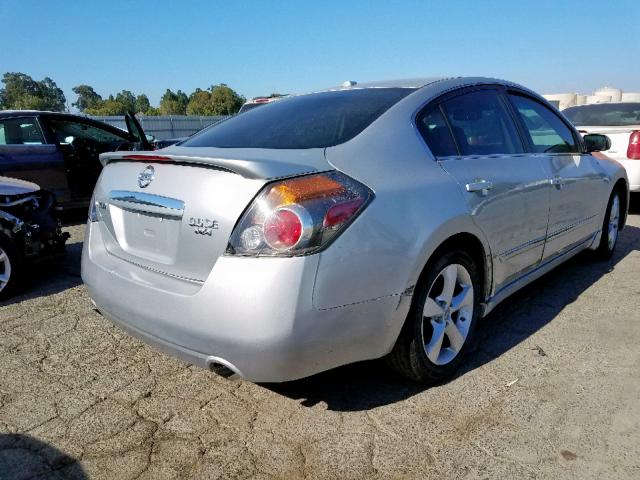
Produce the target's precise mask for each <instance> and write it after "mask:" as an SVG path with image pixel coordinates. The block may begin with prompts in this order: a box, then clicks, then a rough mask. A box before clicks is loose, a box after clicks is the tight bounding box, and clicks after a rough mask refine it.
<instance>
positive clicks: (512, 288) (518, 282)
mask: <svg viewBox="0 0 640 480" xmlns="http://www.w3.org/2000/svg"><path fill="white" fill-rule="evenodd" d="M598 233H599V232H595V233H593V234H591V235H589V236H587V237H585V238H584V239H583V240H581V241H579V242H578V243H577V244H576V245H574V246H572V247H570V248H569V249H567V250H566V251H564V252H562V253H560V254H558V255H556V256H555V257H551V258H549V259H547V261H545V262H544V263H542V264H540V265H538V266H537V267H536V268H534V269H533V270H530V271H528V272H527V273H525V274H524V275H522V276H520V277H518V278H516V279H515V280H512V281H511V282H509V283H508V284H506V285H504V286H502V287H500V289H499V290H497V291H496V292H495V293H494V294H493V295H492V296H490V297H489V298H487V300H486V301H485V302H484V305H485V308H484V311H483V312H482V315H483V316H484V315H487V314H488V313H489V312H490V311H491V310H493V309H494V308H495V306H496V305H498V303H500V302H501V301H502V300H504V299H505V298H507V297H509V296H510V295H511V294H512V293H514V292H516V291H517V290H519V289H520V288H522V287H524V286H525V285H527V284H529V283H530V282H532V281H533V280H535V279H537V278H539V277H541V276H542V275H543V274H545V273H547V272H548V271H550V270H551V269H552V268H554V267H556V266H557V265H559V264H560V263H562V262H563V261H564V260H566V259H567V257H571V256H573V255H574V254H576V253H578V252H580V251H582V250H583V249H584V248H585V246H588V245H589V244H590V243H591V242H593V239H594V238H595V237H596V236H597V235H598Z"/></svg>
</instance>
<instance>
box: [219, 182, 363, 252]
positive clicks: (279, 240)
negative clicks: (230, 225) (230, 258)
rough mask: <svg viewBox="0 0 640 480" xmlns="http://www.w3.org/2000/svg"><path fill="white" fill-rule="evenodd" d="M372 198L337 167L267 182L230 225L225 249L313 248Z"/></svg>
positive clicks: (319, 246)
mask: <svg viewBox="0 0 640 480" xmlns="http://www.w3.org/2000/svg"><path fill="white" fill-rule="evenodd" d="M372 198H373V193H372V192H371V190H369V189H368V188H367V187H365V186H364V185H362V184H361V183H359V182H356V181H355V180H353V179H352V178H350V177H347V176H346V175H344V174H342V173H340V172H330V173H320V174H316V175H305V176H302V177H295V178H290V179H286V180H281V181H278V182H274V183H271V184H268V185H267V186H266V187H264V188H263V190H262V191H261V192H260V194H258V196H257V197H256V198H255V199H254V201H253V203H252V204H251V205H250V206H249V208H248V209H247V211H246V212H245V214H244V215H243V216H242V218H241V219H240V221H239V222H238V224H237V225H236V228H235V229H234V231H233V233H232V234H231V238H230V239H229V246H228V248H227V254H230V255H251V256H279V255H280V256H282V255H287V256H290V255H304V254H309V253H313V252H316V251H318V250H320V249H322V248H324V247H325V246H326V245H328V244H329V243H330V242H331V241H332V240H333V239H335V238H336V237H337V236H338V235H339V234H340V232H341V231H342V230H344V229H345V228H346V227H347V225H348V224H349V223H351V222H352V221H353V220H354V219H355V218H356V216H358V214H359V213H360V212H361V211H362V210H363V209H364V208H365V207H366V205H367V203H368V202H369V201H370V200H371V199H372Z"/></svg>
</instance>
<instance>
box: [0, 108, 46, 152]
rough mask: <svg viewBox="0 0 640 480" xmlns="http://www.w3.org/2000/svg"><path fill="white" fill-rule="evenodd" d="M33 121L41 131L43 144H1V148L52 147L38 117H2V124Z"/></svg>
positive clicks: (0, 120) (0, 118)
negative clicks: (25, 120)
mask: <svg viewBox="0 0 640 480" xmlns="http://www.w3.org/2000/svg"><path fill="white" fill-rule="evenodd" d="M24 119H27V120H31V121H33V123H34V125H36V126H37V127H38V128H39V129H40V135H41V136H42V140H43V142H42V143H27V144H24V143H8V144H6V143H5V144H0V147H42V146H44V145H51V144H50V143H49V137H48V135H47V132H46V131H45V129H44V128H42V124H41V123H40V120H39V119H38V116H37V115H28V114H27V115H8V116H3V117H0V122H6V121H10V120H24Z"/></svg>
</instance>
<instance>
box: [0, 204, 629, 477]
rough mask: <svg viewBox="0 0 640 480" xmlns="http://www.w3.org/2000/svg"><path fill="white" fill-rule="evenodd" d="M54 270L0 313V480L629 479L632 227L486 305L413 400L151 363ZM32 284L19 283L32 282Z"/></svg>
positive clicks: (343, 383)
mask: <svg viewBox="0 0 640 480" xmlns="http://www.w3.org/2000/svg"><path fill="white" fill-rule="evenodd" d="M69 230H70V231H71V232H72V233H73V238H72V239H71V242H70V243H71V244H70V247H69V250H70V255H69V258H68V259H67V260H66V261H65V262H64V263H63V264H62V265H59V266H58V268H53V267H51V268H48V269H46V270H44V271H38V272H37V275H38V276H39V278H38V279H37V280H34V281H33V282H32V283H31V284H30V285H28V286H27V289H26V291H25V293H24V294H23V295H22V296H20V297H18V298H16V299H14V300H13V301H12V302H10V303H7V304H5V305H3V306H2V307H1V308H0V358H1V360H0V478H2V479H5V478H8V479H23V478H25V479H26V478H96V479H102V478H103V479H119V478H146V479H164V478H265V479H266V478H302V477H308V478H338V479H349V478H467V479H472V478H482V479H484V478H580V479H585V478H616V479H622V478H636V479H637V478H640V402H639V399H640V347H639V345H640V313H639V312H638V302H639V300H640V274H639V272H640V215H638V214H637V213H636V215H633V216H631V217H630V226H629V227H628V228H627V229H626V230H625V232H624V233H623V235H622V236H621V238H620V244H619V249H618V252H617V255H616V256H615V258H614V259H613V260H612V261H611V262H608V263H594V262H592V261H591V260H590V259H589V258H588V257H586V256H580V257H578V258H576V259H574V260H573V261H571V262H570V263H569V264H567V265H565V266H563V267H561V268H560V269H559V270H557V271H555V272H552V273H551V274H549V275H547V276H546V277H544V278H543V279H541V280H540V281H538V282H536V283H535V284H534V285H532V286H530V287H528V288H526V289H525V290H524V291H522V292H521V293H519V294H518V295H516V296H515V297H514V298H512V299H511V300H509V301H507V302H506V303H504V304H503V305H502V306H501V307H500V308H499V309H498V310H497V311H495V312H494V313H493V314H492V315H490V317H489V318H488V319H486V321H484V322H483V325H482V337H483V338H482V339H481V347H480V348H479V350H478V352H477V355H476V357H475V360H474V361H473V362H472V364H471V365H469V366H468V368H466V369H465V370H464V371H462V372H460V373H459V375H458V376H457V377H456V378H455V379H453V380H452V381H450V382H449V383H447V384H445V385H442V386H438V387H434V388H429V389H422V388H418V387H416V386H414V385H411V384H407V383H405V382H403V381H401V380H398V379H397V378H396V377H395V376H393V375H392V374H390V373H389V372H387V371H386V370H385V369H384V366H383V365H382V364H381V363H380V362H366V363H363V364H358V365H354V366H349V367H344V368H341V369H337V370H334V371H331V372H328V373H325V374H322V375H317V376H315V377H312V378H309V379H306V380H304V381H299V382H293V383H290V384H285V385H279V386H264V385H253V384H250V383H245V382H238V383H232V382H227V381H224V380H220V379H217V378H215V377H213V376H212V375H211V374H210V373H208V372H206V371H204V370H200V369H197V368H193V367H191V366H189V365H186V364H184V363H181V362H179V361H176V360H173V359H171V358H168V357H166V356H164V355H161V354H159V353H156V352H155V351H153V350H151V349H150V348H148V347H146V346H145V345H143V344H141V343H140V342H138V341H136V340H133V339H131V338H130V337H128V336H127V335H125V334H123V333H122V332H120V331H119V330H118V329H116V328H114V327H112V326H111V325H110V324H109V323H107V322H106V321H105V320H103V319H102V318H101V317H100V316H99V315H98V314H97V313H95V312H93V311H92V309H91V308H90V306H89V299H88V298H87V293H86V291H85V289H84V288H83V287H82V285H81V283H80V278H79V257H80V249H81V240H82V238H81V237H82V230H83V227H82V226H76V227H71V228H70V229H69ZM35 274H36V272H34V275H35Z"/></svg>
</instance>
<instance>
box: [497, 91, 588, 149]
mask: <svg viewBox="0 0 640 480" xmlns="http://www.w3.org/2000/svg"><path fill="white" fill-rule="evenodd" d="M509 97H510V98H511V101H512V102H513V105H514V106H515V108H516V110H517V111H518V114H519V115H520V118H521V119H522V123H524V127H525V130H526V131H527V133H528V134H529V137H530V139H531V145H532V147H533V151H534V152H536V153H577V152H578V147H577V145H576V140H575V138H573V134H572V133H571V130H570V129H569V127H567V125H565V123H564V122H563V121H562V120H561V119H560V117H558V116H557V115H556V114H555V113H553V111H551V110H549V109H548V108H547V107H545V106H544V105H542V104H541V103H539V102H537V101H535V100H533V99H530V98H528V97H523V96H521V95H515V94H510V95H509Z"/></svg>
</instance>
